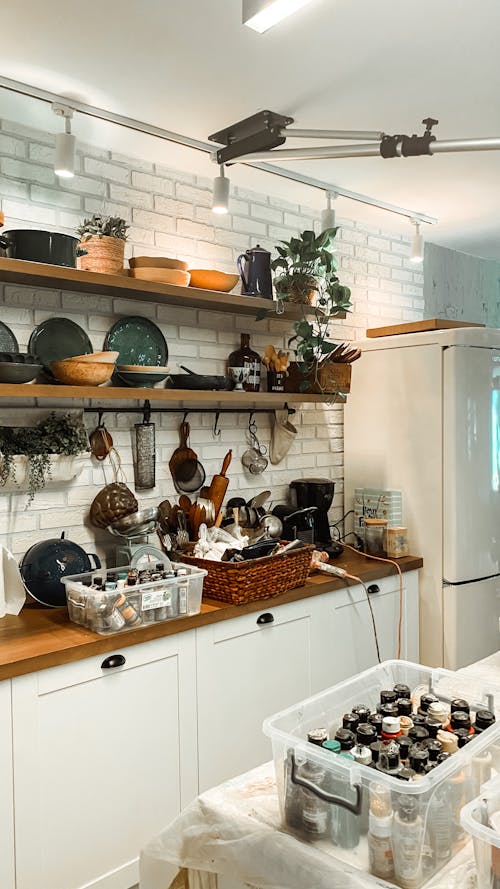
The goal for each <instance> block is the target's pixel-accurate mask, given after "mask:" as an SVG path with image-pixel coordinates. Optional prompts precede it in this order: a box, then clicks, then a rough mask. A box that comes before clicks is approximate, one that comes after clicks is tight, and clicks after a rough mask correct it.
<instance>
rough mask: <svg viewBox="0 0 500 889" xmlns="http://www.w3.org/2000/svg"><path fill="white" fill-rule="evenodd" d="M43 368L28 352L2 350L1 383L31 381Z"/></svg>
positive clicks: (0, 359) (0, 357)
mask: <svg viewBox="0 0 500 889" xmlns="http://www.w3.org/2000/svg"><path fill="white" fill-rule="evenodd" d="M41 369H42V365H41V364H37V363H36V358H35V357H34V356H33V355H30V354H29V353H28V352H0V383H31V381H32V380H34V379H35V377H36V376H37V375H38V374H39V372H40V371H41Z"/></svg>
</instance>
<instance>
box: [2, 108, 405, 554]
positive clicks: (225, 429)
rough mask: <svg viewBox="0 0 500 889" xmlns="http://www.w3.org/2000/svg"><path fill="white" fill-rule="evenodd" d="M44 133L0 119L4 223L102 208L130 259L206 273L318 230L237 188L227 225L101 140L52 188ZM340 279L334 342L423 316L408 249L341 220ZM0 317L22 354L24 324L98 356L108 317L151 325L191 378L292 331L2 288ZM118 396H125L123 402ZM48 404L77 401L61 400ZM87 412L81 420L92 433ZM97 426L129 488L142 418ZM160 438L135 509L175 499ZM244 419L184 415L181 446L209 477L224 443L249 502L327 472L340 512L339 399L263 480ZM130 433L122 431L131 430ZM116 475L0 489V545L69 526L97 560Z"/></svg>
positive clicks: (6, 418)
mask: <svg viewBox="0 0 500 889" xmlns="http://www.w3.org/2000/svg"><path fill="white" fill-rule="evenodd" d="M52 146H53V137H52V136H50V135H47V134H46V133H43V132H38V131H36V130H32V129H29V128H26V127H22V126H20V125H18V124H14V123H11V122H9V121H0V174H1V175H0V207H1V209H3V210H4V211H5V214H6V227H9V228H16V227H20V226H23V227H33V228H37V227H40V226H43V227H44V228H48V229H52V230H57V231H67V232H68V233H73V231H74V227H75V226H76V225H77V224H78V221H79V220H80V219H81V218H82V217H83V216H84V215H85V214H88V213H92V212H96V211H99V210H102V211H104V212H108V213H113V214H120V215H123V216H124V217H125V218H126V219H127V220H128V221H129V222H130V223H131V224H132V227H131V229H130V237H129V241H128V243H127V256H130V255H134V254H135V255H140V254H143V253H149V254H152V255H162V254H163V255H165V251H167V250H168V253H169V255H173V256H176V257H178V258H182V259H186V260H188V261H189V262H190V263H191V265H192V266H198V267H215V268H220V269H221V270H223V271H230V272H233V271H234V268H235V260H236V258H237V256H238V255H239V254H240V253H242V252H243V251H244V250H245V249H247V247H249V246H252V245H255V243H256V242H257V241H259V243H260V244H261V245H262V246H264V247H266V248H267V249H272V248H273V247H274V245H275V243H276V241H277V239H280V238H284V239H287V238H289V237H290V236H292V235H294V234H296V233H297V229H303V228H306V227H310V226H311V224H313V221H314V223H315V224H316V226H317V224H318V223H317V220H316V213H315V211H314V210H312V209H311V208H308V207H304V206H299V205H298V204H294V203H292V202H289V201H283V200H281V199H276V198H274V197H273V196H272V195H271V196H269V195H264V194H259V193H256V192H250V191H247V190H245V189H241V188H239V187H236V188H234V189H233V194H232V197H231V203H230V213H229V214H228V216H227V217H224V218H222V219H221V218H218V219H216V220H215V219H214V217H213V216H212V214H211V212H210V209H209V208H210V204H211V192H210V183H209V181H208V180H207V179H205V178H201V177H196V176H193V175H190V174H187V173H183V172H179V173H177V172H176V171H173V170H170V169H167V168H165V167H163V166H162V165H160V164H156V165H153V164H150V163H145V162H143V161H141V160H138V159H134V158H128V157H125V156H123V155H120V154H116V153H110V152H108V151H106V150H104V149H101V148H99V147H98V146H80V147H79V152H78V166H77V169H78V171H79V175H78V176H76V177H75V178H74V179H72V180H66V181H64V182H63V183H61V184H58V182H57V180H56V179H55V177H54V174H53V168H52V163H53V147H52ZM337 254H338V262H339V273H340V276H341V279H342V281H343V282H344V283H346V284H348V285H349V286H350V287H351V288H352V293H353V296H352V299H353V303H354V308H353V312H352V313H351V314H349V316H348V318H347V319H346V320H345V321H340V322H339V323H338V325H336V326H335V328H334V330H333V335H334V337H335V338H336V339H339V341H342V340H351V339H356V338H359V337H361V336H363V335H364V332H365V329H366V327H368V326H376V325H380V324H382V323H384V324H386V323H394V322H397V321H401V320H406V319H408V320H410V319H411V320H413V319H414V318H421V317H422V315H423V293H422V291H423V278H422V275H421V274H419V273H416V272H415V271H414V270H413V268H412V267H411V264H410V263H409V262H408V255H409V243H408V241H407V240H404V239H402V238H397V237H394V236H393V235H389V234H386V233H384V232H382V231H378V230H375V229H373V228H371V227H370V228H369V229H368V227H364V226H363V225H360V224H357V223H356V222H354V221H352V220H348V219H345V220H341V232H340V233H339V236H338V238H337ZM0 305H1V306H2V310H1V318H2V320H4V321H5V322H6V323H8V324H9V326H11V328H12V329H13V330H14V332H15V334H16V336H17V337H18V340H19V343H20V347H21V348H22V349H25V348H26V347H27V345H28V340H29V336H30V333H31V331H32V329H33V327H34V326H35V325H36V324H37V323H39V322H40V321H41V320H43V319H44V318H46V317H49V316H53V315H64V316H65V317H68V318H72V319H73V320H74V321H76V322H77V323H78V324H81V325H82V326H83V327H85V329H86V330H87V332H88V334H89V336H90V338H91V340H92V343H93V345H94V347H95V348H96V349H101V348H102V345H103V340H104V337H105V334H106V331H107V330H108V329H109V328H110V327H111V325H112V324H113V323H114V321H115V320H116V318H117V317H119V316H121V315H127V314H140V315H144V316H147V317H149V318H152V319H153V320H155V322H156V323H157V324H158V325H159V326H160V328H161V329H162V331H163V333H164V335H165V336H166V338H167V342H168V346H169V352H170V359H169V363H170V366H171V367H172V368H173V369H174V370H175V369H177V365H178V364H187V366H188V367H189V366H191V367H193V368H196V369H197V370H199V371H200V372H206V373H223V371H224V369H225V361H226V358H227V355H228V354H229V352H231V351H232V350H233V349H234V348H235V347H236V346H237V345H238V343H239V335H240V332H242V331H248V332H249V333H251V336H252V343H253V345H254V347H255V348H256V349H257V351H261V352H262V351H263V350H264V348H265V346H266V345H267V344H268V343H270V342H273V343H275V345H276V346H278V345H280V346H283V347H284V346H286V341H287V338H288V336H289V334H290V330H289V326H288V324H287V323H286V322H283V321H280V320H278V319H273V320H270V321H266V322H260V323H256V322H254V321H253V319H252V318H248V317H242V316H238V315H228V314H223V313H218V312H209V311H206V310H199V311H198V310H195V309H192V308H190V307H189V294H188V293H187V294H186V308H173V307H171V306H167V305H161V304H157V303H141V304H140V305H139V306H135V305H134V303H133V302H131V301H126V300H121V299H113V298H111V297H108V296H100V295H98V294H88V295H86V294H80V293H69V292H65V291H53V290H40V289H38V290H36V289H32V288H29V287H22V286H15V285H8V284H1V283H0ZM125 393H126V390H124V395H125ZM58 407H61V408H63V409H69V408H70V407H75V405H73V404H72V403H71V402H63V401H59V404H58ZM40 415H41V412H40V411H27V410H26V409H21V410H13V409H12V410H11V409H10V408H6V407H5V406H3V407H0V416H1V420H0V422H1V423H2V424H3V425H8V424H20V425H22V424H24V423H28V422H31V421H34V420H35V419H36V418H39V417H40ZM96 419H97V416H95V417H94V416H87V417H86V422H87V425H88V428H89V430H90V429H91V428H93V425H94V421H95V420H96ZM105 419H106V424H107V426H108V429H109V431H110V432H111V434H112V436H113V439H114V441H115V445H116V446H117V448H118V450H119V452H120V455H121V458H122V462H123V466H124V469H125V473H126V476H127V481H128V483H129V484H130V486H131V487H132V488H133V480H134V475H133V463H132V449H131V437H132V434H133V424H134V422H138V421H139V420H140V416H139V415H137V417H134V416H129V415H121V416H120V415H119V414H117V415H115V414H112V413H109V414H107V415H106V417H105ZM154 419H155V422H156V427H157V429H156V441H157V486H156V488H155V490H154V491H152V492H140V493H139V494H138V499H139V501H140V503H141V505H142V506H147V505H151V504H157V503H158V502H159V501H160V500H161V499H164V498H165V497H169V498H172V497H174V496H175V493H174V489H173V484H172V481H171V478H170V474H169V470H168V460H169V457H170V455H171V453H172V450H173V448H174V447H175V446H176V444H177V441H178V433H177V428H178V424H179V421H180V420H181V419H182V415H181V414H164V415H161V416H160V415H156V416H155V417H154ZM247 421H248V418H247V415H240V416H238V415H231V414H229V415H221V418H220V427H221V429H222V434H221V436H220V438H218V439H214V438H213V435H212V423H213V415H212V414H210V413H208V412H205V413H202V412H196V411H193V412H192V413H190V414H189V423H190V425H191V444H192V446H193V447H194V448H195V450H196V451H197V452H198V454H199V456H200V458H201V459H202V462H203V464H204V466H205V469H206V472H207V476H208V478H210V477H211V475H212V474H213V473H215V472H217V471H219V469H220V466H221V463H222V458H223V456H224V454H225V452H226V451H227V450H228V448H230V447H232V448H233V462H232V465H231V468H230V473H229V474H230V478H231V484H230V489H229V490H230V493H232V494H236V493H237V492H238V491H241V493H242V496H247V495H248V496H250V495H251V494H252V493H256V492H257V491H258V490H260V489H263V488H270V489H271V491H272V497H273V502H274V503H276V502H279V501H284V500H285V499H286V496H287V490H288V484H289V482H290V481H292V479H294V478H296V477H297V476H306V475H313V476H314V475H316V476H326V477H329V478H332V479H335V480H336V483H337V484H336V493H335V500H334V506H333V510H332V519H333V520H337V519H338V518H340V516H341V515H342V511H343V435H342V433H343V411H342V408H341V407H340V406H338V405H335V406H315V405H305V406H304V407H303V409H302V410H301V411H300V413H297V414H296V415H295V417H294V418H293V422H294V423H295V425H296V426H297V428H298V431H299V434H298V436H297V441H296V442H295V443H294V444H293V446H292V449H291V451H290V453H289V455H288V457H287V458H286V459H285V460H284V461H283V462H282V463H280V464H279V465H278V466H276V467H273V466H270V467H269V469H268V470H267V471H266V472H265V473H264V474H263V475H262V476H261V477H260V478H259V479H255V477H250V476H249V475H248V474H246V473H245V472H244V470H243V467H242V465H241V461H240V458H241V455H242V453H243V451H244V450H245V448H246V447H247V442H246V435H245V430H246V424H247ZM257 422H258V429H259V434H260V437H261V440H262V442H263V443H264V444H266V445H269V439H270V418H269V417H268V416H267V415H258V416H257ZM131 429H132V432H131ZM111 480H112V473H111V470H110V468H109V466H108V465H107V463H106V464H105V466H104V467H103V466H102V465H101V464H98V463H97V462H95V461H92V460H91V459H90V458H89V466H88V468H87V469H85V470H84V473H83V475H82V476H80V478H79V479H78V480H76V481H75V482H74V483H73V484H71V485H68V486H64V487H61V488H59V489H57V490H56V489H53V488H47V489H46V491H44V492H43V493H42V494H41V495H39V496H38V497H37V498H36V500H35V503H34V504H33V506H32V507H31V508H30V509H29V511H25V509H24V505H25V497H24V495H20V494H15V495H6V494H3V493H2V492H1V489H0V542H3V543H4V544H6V545H7V546H9V547H10V548H11V549H12V550H13V551H14V552H15V553H16V554H17V555H22V554H23V553H24V551H25V550H26V549H27V548H28V546H30V545H31V543H33V542H34V541H36V540H38V539H42V538H44V537H47V536H48V535H49V536H50V535H52V534H53V535H56V534H58V533H59V532H60V531H61V530H63V529H64V530H66V532H67V536H68V537H70V538H71V539H73V540H75V541H76V542H78V543H81V544H82V545H84V546H86V547H88V548H89V549H95V548H97V550H98V551H99V552H100V554H101V556H102V555H103V554H105V551H106V548H107V547H108V548H109V546H110V545H112V544H113V542H114V541H113V539H112V538H111V537H110V536H109V535H108V534H107V533H106V532H97V533H96V531H95V529H93V528H92V527H91V526H89V525H88V521H87V515H88V507H89V505H90V503H91V501H92V499H93V497H94V496H95V494H96V493H97V491H98V490H99V488H100V487H102V485H103V484H105V483H106V482H109V481H111Z"/></svg>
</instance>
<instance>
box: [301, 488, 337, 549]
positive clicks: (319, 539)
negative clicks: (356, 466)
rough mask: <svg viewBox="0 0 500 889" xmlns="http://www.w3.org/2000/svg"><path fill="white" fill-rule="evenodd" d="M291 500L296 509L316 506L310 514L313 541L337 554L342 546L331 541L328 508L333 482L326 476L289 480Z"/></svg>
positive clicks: (331, 499)
mask: <svg viewBox="0 0 500 889" xmlns="http://www.w3.org/2000/svg"><path fill="white" fill-rule="evenodd" d="M290 491H291V496H292V501H293V502H295V505H296V507H297V509H307V508H310V507H313V506H314V507H316V509H315V511H314V513H313V514H312V519H313V523H314V543H315V544H316V545H317V547H318V549H324V550H326V552H328V553H329V554H330V553H331V555H339V554H340V553H339V550H340V552H341V551H342V548H341V547H339V544H338V543H334V542H332V537H331V534H330V523H329V520H328V510H329V509H330V507H331V505H332V502H333V495H334V493H335V482H332V481H330V479H328V478H298V479H295V480H294V481H293V482H290Z"/></svg>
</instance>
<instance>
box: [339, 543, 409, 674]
mask: <svg viewBox="0 0 500 889" xmlns="http://www.w3.org/2000/svg"><path fill="white" fill-rule="evenodd" d="M344 546H345V547H346V548H347V549H350V550H352V551H353V552H354V553H357V555H359V551H358V550H357V549H355V548H354V547H353V546H349V544H348V543H344ZM363 555H364V556H365V558H367V559H373V560H374V561H375V562H385V563H386V564H387V565H394V567H395V569H396V571H397V572H398V574H399V620H398V652H397V659H398V661H399V660H401V628H402V624H403V573H402V571H401V567H400V566H399V565H398V563H397V562H396V561H395V560H394V559H383V558H382V557H381V556H372V555H370V553H363Z"/></svg>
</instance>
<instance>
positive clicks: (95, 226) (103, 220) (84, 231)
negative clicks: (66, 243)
mask: <svg viewBox="0 0 500 889" xmlns="http://www.w3.org/2000/svg"><path fill="white" fill-rule="evenodd" d="M129 227H130V226H129V225H127V223H126V222H125V220H124V219H122V218H121V216H102V214H101V213H94V215H93V216H90V217H88V218H87V219H84V220H83V222H82V224H81V225H79V226H78V228H77V230H76V231H77V233H78V234H79V235H80V240H81V241H87V240H88V239H89V238H94V237H97V238H104V237H107V238H119V240H121V241H126V240H127V229H128V228H129Z"/></svg>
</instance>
